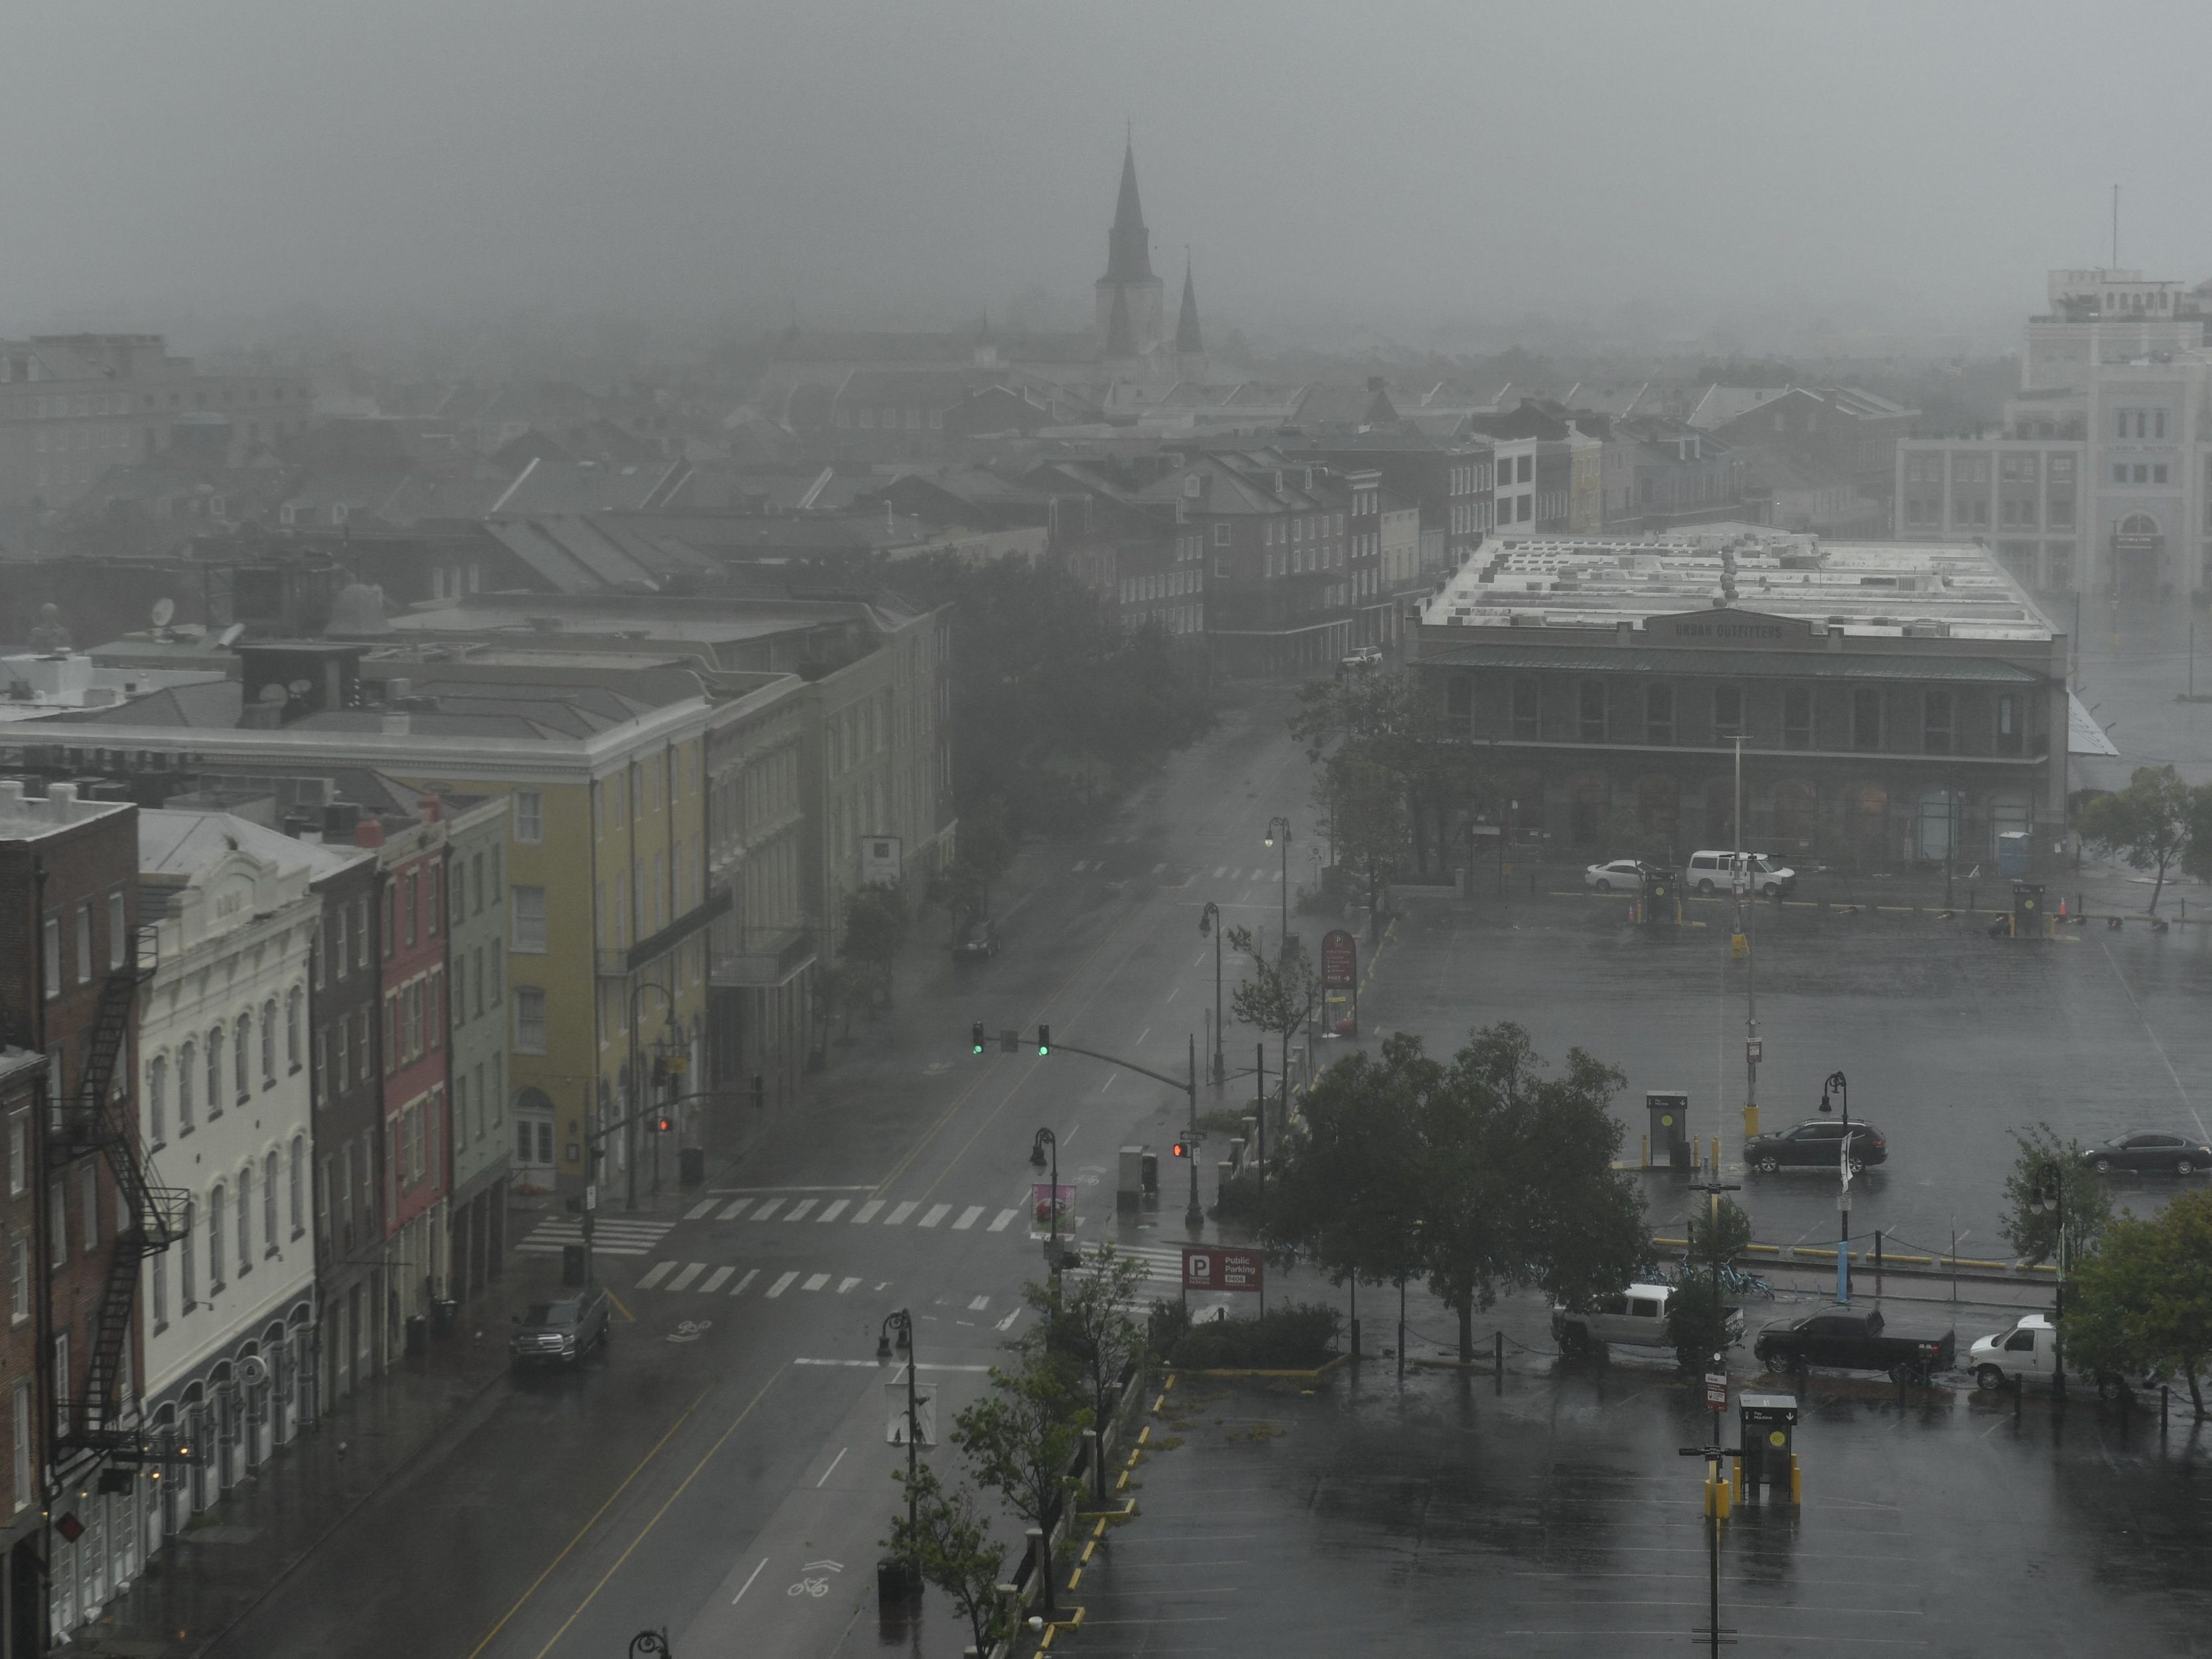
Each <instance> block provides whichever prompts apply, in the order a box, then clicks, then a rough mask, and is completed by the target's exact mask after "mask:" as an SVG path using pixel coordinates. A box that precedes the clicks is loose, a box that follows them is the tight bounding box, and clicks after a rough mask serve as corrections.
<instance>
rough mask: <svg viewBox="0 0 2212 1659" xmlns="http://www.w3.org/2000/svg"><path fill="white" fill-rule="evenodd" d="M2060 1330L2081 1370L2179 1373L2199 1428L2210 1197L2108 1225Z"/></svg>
mask: <svg viewBox="0 0 2212 1659" xmlns="http://www.w3.org/2000/svg"><path fill="white" fill-rule="evenodd" d="M2059 1328H2060V1332H2061V1334H2062V1335H2063V1339H2064V1340H2065V1344H2066V1352H2067V1358H2069V1361H2070V1362H2071V1363H2072V1364H2074V1365H2075V1366H2076V1367H2077V1368H2079V1369H2081V1370H2087V1371H2089V1372H2092V1373H2096V1374H2102V1375H2112V1376H2140V1375H2142V1373H2144V1372H2159V1373H2178V1374H2179V1376H2182V1377H2183V1378H2184V1379H2185V1380H2186V1381H2187V1383H2188V1384H2189V1399H2190V1403H2191V1405H2192V1406H2193V1407H2195V1408H2196V1413H2197V1417H2198V1418H2199V1419H2202V1418H2203V1416H2204V1415H2205V1411H2204V1390H2203V1377H2204V1374H2205V1372H2206V1370H2207V1369H2208V1368H2212V1193H2204V1192H2197V1193H2188V1194H2184V1195H2183V1196H2181V1197H2179V1198H2177V1199H2175V1200H2173V1202H2172V1203H2171V1204H2169V1205H2167V1206H2166V1208H2165V1209H2163V1210H2161V1211H2160V1212H2159V1213H2158V1214H2157V1215H2155V1216H2153V1217H2150V1218H2148V1219H2141V1218H2136V1217H2135V1216H2132V1215H2124V1216H2121V1217H2119V1218H2118V1219H2116V1220H2115V1221H2114V1222H2113V1223H2112V1225H2111V1226H2110V1227H2109V1228H2107V1229H2106V1232H2105V1239H2104V1243H2103V1246H2102V1247H2101V1248H2100V1249H2099V1250H2098V1251H2097V1253H2096V1254H2095V1255H2093V1256H2091V1257H2090V1258H2089V1259H2088V1260H2087V1261H2084V1262H2083V1263H2082V1264H2081V1269H2080V1271H2079V1272H2077V1273H2075V1274H2074V1275H2073V1277H2072V1282H2071V1283H2070V1284H2069V1285H2068V1287H2067V1296H2066V1312H2065V1316H2064V1317H2063V1319H2062V1320H2061V1321H2060V1325H2059Z"/></svg>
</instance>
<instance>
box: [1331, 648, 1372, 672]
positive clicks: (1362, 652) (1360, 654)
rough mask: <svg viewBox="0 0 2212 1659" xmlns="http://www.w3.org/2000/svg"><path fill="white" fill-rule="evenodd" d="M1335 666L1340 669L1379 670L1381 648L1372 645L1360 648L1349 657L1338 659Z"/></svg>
mask: <svg viewBox="0 0 2212 1659" xmlns="http://www.w3.org/2000/svg"><path fill="white" fill-rule="evenodd" d="M1382 665H1383V652H1382V648H1381V647H1379V646H1372V645H1363V646H1360V647H1358V648H1357V649H1356V650H1354V651H1352V653H1350V654H1349V655H1346V656H1344V657H1341V658H1339V659H1337V666H1338V667H1339V668H1341V669H1353V668H1380V667H1381V666H1382Z"/></svg>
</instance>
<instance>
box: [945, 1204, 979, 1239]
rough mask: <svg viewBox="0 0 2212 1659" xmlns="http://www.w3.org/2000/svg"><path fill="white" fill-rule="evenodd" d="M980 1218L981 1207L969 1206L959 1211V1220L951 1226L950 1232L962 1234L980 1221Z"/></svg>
mask: <svg viewBox="0 0 2212 1659" xmlns="http://www.w3.org/2000/svg"><path fill="white" fill-rule="evenodd" d="M982 1217H983V1206H981V1205H980V1204H970V1205H969V1206H968V1207H967V1208H966V1209H964V1210H963V1211H961V1212H960V1218H959V1219H958V1220H957V1221H956V1222H954V1223H953V1224H952V1231H954V1232H956V1233H964V1232H966V1231H968V1230H969V1228H970V1227H972V1226H974V1225H975V1224H976V1223H977V1222H978V1221H980V1220H981V1219H982Z"/></svg>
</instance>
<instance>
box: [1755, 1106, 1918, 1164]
mask: <svg viewBox="0 0 2212 1659" xmlns="http://www.w3.org/2000/svg"><path fill="white" fill-rule="evenodd" d="M1850 1127H1851V1163H1852V1165H1853V1167H1855V1168H1858V1169H1863V1168H1865V1167H1866V1166H1867V1165H1868V1164H1885V1163H1887V1162H1888V1161H1889V1143H1888V1142H1887V1140H1884V1139H1882V1134H1881V1130H1879V1129H1877V1128H1875V1127H1874V1125H1873V1124H1871V1123H1867V1122H1863V1121H1861V1120H1859V1119H1857V1118H1853V1119H1852V1120H1851V1126H1850ZM1843 1151H1844V1124H1843V1120H1842V1119H1840V1118H1833V1117H1814V1118H1808V1119H1806V1120H1805V1121H1804V1122H1802V1123H1800V1124H1797V1125H1796V1126H1795V1127H1791V1128H1788V1129H1781V1130H1778V1131H1776V1132H1775V1133H1772V1134H1766V1135H1753V1137H1752V1138H1751V1139H1749V1140H1747V1141H1745V1142H1744V1143H1743V1161H1744V1164H1746V1166H1747V1167H1748V1168H1750V1169H1753V1170H1759V1171H1760V1172H1761V1173H1762V1174H1766V1175H1771V1174H1772V1173H1773V1172H1774V1171H1775V1170H1782V1169H1792V1168H1794V1169H1801V1170H1803V1169H1818V1170H1832V1169H1834V1168H1836V1167H1837V1166H1838V1164H1840V1163H1841V1162H1842V1161H1843Z"/></svg>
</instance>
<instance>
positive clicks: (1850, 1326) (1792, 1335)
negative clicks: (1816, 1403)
mask: <svg viewBox="0 0 2212 1659" xmlns="http://www.w3.org/2000/svg"><path fill="white" fill-rule="evenodd" d="M1752 1352H1753V1353H1754V1354H1756V1355H1757V1356H1758V1357H1759V1360H1760V1362H1761V1363H1762V1364H1765V1367H1766V1369H1767V1370H1770V1371H1790V1370H1797V1369H1799V1368H1800V1367H1801V1366H1805V1365H1829V1366H1832V1367H1834V1368H1835V1369H1836V1370H1846V1371H1887V1372H1888V1373H1889V1375H1890V1376H1891V1377H1892V1378H1893V1380H1897V1381H1900V1382H1912V1383H1925V1382H1927V1381H1928V1380H1929V1378H1931V1377H1932V1376H1935V1374H1936V1372H1937V1371H1943V1370H1950V1368H1951V1362H1952V1361H1953V1360H1954V1358H1956V1357H1957V1355H1958V1352H1959V1337H1958V1333H1956V1332H1955V1331H1949V1330H1944V1331H1938V1330H1936V1328H1934V1327H1932V1326H1930V1327H1927V1328H1923V1329H1919V1330H1894V1329H1892V1328H1890V1327H1889V1326H1888V1324H1887V1322H1885V1321H1884V1320H1883V1318H1882V1316H1881V1310H1880V1309H1879V1308H1870V1309H1866V1310H1860V1309H1857V1308H1831V1309H1829V1310H1827V1311H1826V1312H1825V1313H1816V1314H1807V1315H1805V1316H1803V1317H1802V1318H1798V1319H1789V1320H1784V1321H1782V1322H1780V1323H1778V1324H1773V1325H1769V1326H1768V1327H1767V1328H1765V1330H1763V1331H1761V1332H1760V1333H1759V1340H1758V1341H1756V1342H1755V1343H1753V1345H1752Z"/></svg>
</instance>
